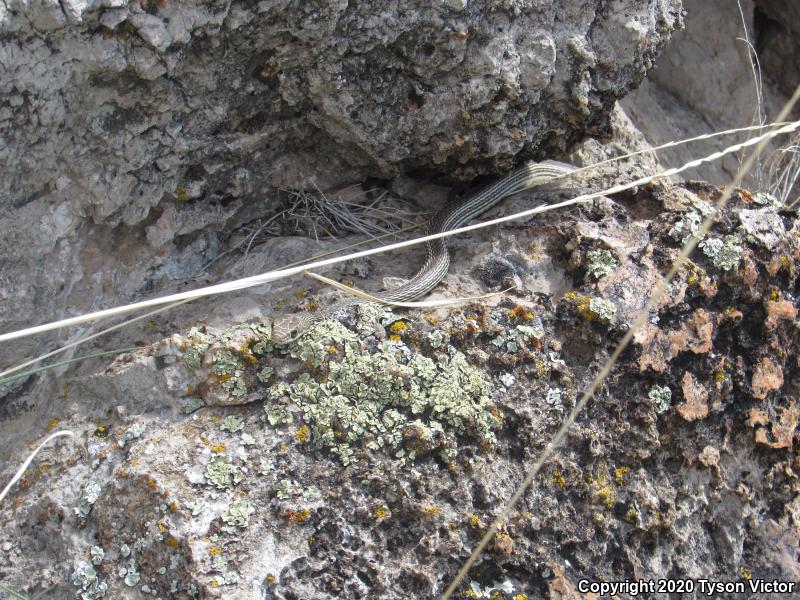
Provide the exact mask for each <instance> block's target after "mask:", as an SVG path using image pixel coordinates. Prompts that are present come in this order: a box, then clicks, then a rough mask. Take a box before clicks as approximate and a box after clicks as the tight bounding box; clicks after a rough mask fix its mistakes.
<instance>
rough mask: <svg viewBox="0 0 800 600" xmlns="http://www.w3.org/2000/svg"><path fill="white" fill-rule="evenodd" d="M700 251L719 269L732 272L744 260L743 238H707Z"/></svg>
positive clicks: (701, 244)
mask: <svg viewBox="0 0 800 600" xmlns="http://www.w3.org/2000/svg"><path fill="white" fill-rule="evenodd" d="M699 246H700V249H701V250H702V251H703V254H705V255H706V256H707V257H708V258H709V259H710V260H711V262H712V264H713V265H714V266H715V267H717V268H718V269H722V270H723V271H730V270H731V269H732V268H734V267H735V266H736V265H738V264H739V261H740V260H741V258H742V238H741V237H739V236H738V235H735V234H734V235H726V236H725V239H722V240H721V239H719V238H707V239H704V240H703V241H702V242H700V244H699Z"/></svg>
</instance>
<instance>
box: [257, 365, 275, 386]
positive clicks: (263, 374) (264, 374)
mask: <svg viewBox="0 0 800 600" xmlns="http://www.w3.org/2000/svg"><path fill="white" fill-rule="evenodd" d="M274 372H275V369H273V368H272V367H264V368H263V369H261V370H260V371H259V372H258V374H257V375H256V377H258V380H259V381H260V382H261V383H268V382H269V378H270V377H272V374H273V373H274Z"/></svg>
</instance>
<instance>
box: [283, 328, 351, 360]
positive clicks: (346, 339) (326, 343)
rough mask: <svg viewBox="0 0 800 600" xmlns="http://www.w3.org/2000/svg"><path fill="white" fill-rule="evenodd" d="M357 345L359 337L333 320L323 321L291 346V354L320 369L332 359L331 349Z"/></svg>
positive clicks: (308, 330) (309, 329)
mask: <svg viewBox="0 0 800 600" xmlns="http://www.w3.org/2000/svg"><path fill="white" fill-rule="evenodd" d="M357 343H358V336H357V335H356V334H355V333H353V332H352V331H350V330H349V329H347V328H346V327H345V326H344V325H342V324H341V323H339V322H338V321H335V320H333V319H323V320H321V321H319V322H317V323H314V324H313V325H312V326H311V327H309V328H308V329H307V330H306V331H305V333H304V334H303V335H301V336H300V337H299V338H297V339H295V340H293V341H292V342H291V343H290V344H289V354H290V355H291V356H292V357H294V358H299V359H300V360H302V361H305V362H306V363H308V364H309V365H311V366H312V367H319V366H320V365H322V363H323V362H325V361H327V360H328V359H329V358H330V355H331V348H334V349H336V348H337V347H341V346H349V345H354V346H355V345H357ZM337 351H338V350H337Z"/></svg>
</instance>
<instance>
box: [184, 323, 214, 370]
mask: <svg viewBox="0 0 800 600" xmlns="http://www.w3.org/2000/svg"><path fill="white" fill-rule="evenodd" d="M189 339H190V340H191V341H192V345H191V346H190V347H189V348H188V350H187V351H186V354H185V355H184V357H183V360H184V362H186V366H188V367H189V368H191V369H199V368H200V365H201V364H202V362H203V355H205V353H206V350H208V348H209V347H210V346H211V342H212V339H211V337H210V336H208V335H206V334H205V333H202V332H200V330H198V329H197V327H192V328H191V329H190V330H189Z"/></svg>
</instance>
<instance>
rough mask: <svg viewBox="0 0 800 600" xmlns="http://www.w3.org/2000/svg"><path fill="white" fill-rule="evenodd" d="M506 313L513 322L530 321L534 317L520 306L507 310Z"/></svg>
mask: <svg viewBox="0 0 800 600" xmlns="http://www.w3.org/2000/svg"><path fill="white" fill-rule="evenodd" d="M506 313H507V314H508V316H509V318H511V319H514V320H515V321H530V320H531V319H532V318H533V317H534V316H536V315H534V314H533V313H532V312H531V311H529V310H528V309H527V308H525V307H524V306H520V305H516V306H514V307H513V308H509V309H507V311H506Z"/></svg>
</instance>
